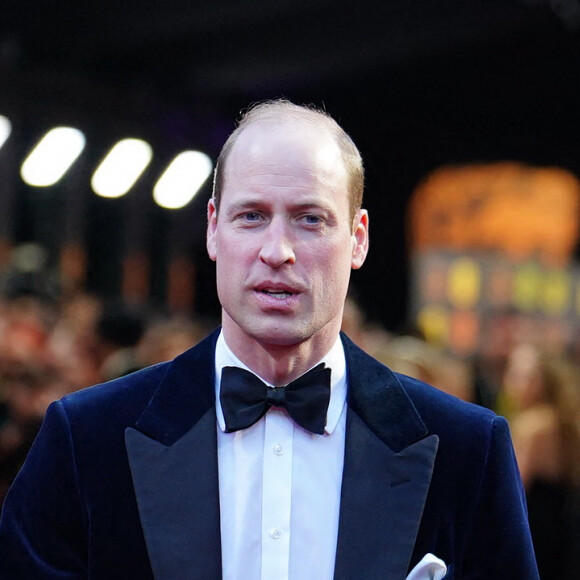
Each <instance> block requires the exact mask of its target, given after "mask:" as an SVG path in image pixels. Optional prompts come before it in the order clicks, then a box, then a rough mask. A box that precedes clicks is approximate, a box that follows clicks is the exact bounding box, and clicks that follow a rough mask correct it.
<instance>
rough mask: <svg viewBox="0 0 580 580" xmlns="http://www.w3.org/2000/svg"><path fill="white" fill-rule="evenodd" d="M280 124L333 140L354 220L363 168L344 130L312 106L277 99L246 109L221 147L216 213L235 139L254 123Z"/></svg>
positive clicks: (361, 183) (358, 203)
mask: <svg viewBox="0 0 580 580" xmlns="http://www.w3.org/2000/svg"><path fill="white" fill-rule="evenodd" d="M268 121H269V122H280V121H286V122H289V123H298V122H307V123H312V124H313V125H315V126H317V127H319V128H320V130H321V131H328V132H329V134H330V135H332V136H333V137H334V139H336V143H337V145H338V146H339V148H340V151H341V153H342V158H343V162H344V165H345V167H346V170H347V172H348V176H349V177H348V179H349V186H348V193H349V200H350V216H351V219H353V218H354V216H355V214H356V212H357V210H359V209H360V208H361V206H362V200H363V190H364V167H363V161H362V157H361V155H360V152H359V150H358V149H357V147H356V145H355V144H354V142H353V141H352V139H351V138H350V137H349V135H348V134H347V133H346V132H345V130H344V129H343V128H342V127H341V126H340V125H339V124H338V123H337V122H336V121H335V120H334V119H333V118H332V117H331V116H330V115H329V114H328V113H326V112H325V111H323V110H321V109H317V108H315V107H313V106H302V105H296V104H294V103H291V102H290V101H287V100H283V99H279V100H274V101H265V102H262V103H258V104H256V105H254V106H253V107H250V108H249V109H248V110H247V111H246V112H245V113H244V114H243V116H242V118H241V119H240V121H239V123H238V126H237V127H236V129H235V130H234V131H233V132H232V133H231V135H230V136H229V137H228V139H227V141H226V142H225V143H224V146H223V147H222V150H221V152H220V155H219V157H218V160H217V164H216V169H215V175H214V185H213V197H214V199H215V204H216V207H217V208H218V209H219V205H220V201H221V195H222V190H223V187H224V173H225V167H226V163H227V159H228V157H229V154H230V151H231V150H232V147H233V146H234V143H235V142H236V141H237V139H238V136H239V135H240V133H241V132H242V131H244V129H246V128H247V127H249V126H250V125H252V124H254V123H258V122H268Z"/></svg>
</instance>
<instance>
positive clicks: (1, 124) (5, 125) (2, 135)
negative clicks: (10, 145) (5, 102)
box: [0, 115, 12, 147]
mask: <svg viewBox="0 0 580 580" xmlns="http://www.w3.org/2000/svg"><path fill="white" fill-rule="evenodd" d="M11 132H12V123H10V119H8V118H7V117H5V116H4V115H0V147H2V145H4V143H5V142H6V139H8V137H10V133H11Z"/></svg>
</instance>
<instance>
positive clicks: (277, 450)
mask: <svg viewBox="0 0 580 580" xmlns="http://www.w3.org/2000/svg"><path fill="white" fill-rule="evenodd" d="M273 450H274V453H275V454H276V455H282V454H283V453H284V448H283V447H282V445H280V443H276V445H274V447H273Z"/></svg>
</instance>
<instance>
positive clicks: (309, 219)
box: [300, 214, 324, 226]
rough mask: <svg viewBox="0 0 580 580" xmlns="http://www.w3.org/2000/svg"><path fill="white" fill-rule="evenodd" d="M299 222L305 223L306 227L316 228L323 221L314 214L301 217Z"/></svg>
mask: <svg viewBox="0 0 580 580" xmlns="http://www.w3.org/2000/svg"><path fill="white" fill-rule="evenodd" d="M300 219H301V221H302V222H303V223H305V224H306V225H307V226H317V225H319V224H321V223H322V222H323V221H324V220H323V219H322V217H320V216H319V215H315V214H306V215H304V216H302V217H301V218H300Z"/></svg>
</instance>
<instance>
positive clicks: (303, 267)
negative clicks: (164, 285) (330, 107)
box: [207, 102, 368, 360]
mask: <svg viewBox="0 0 580 580" xmlns="http://www.w3.org/2000/svg"><path fill="white" fill-rule="evenodd" d="M264 107H265V108H264V109H263V114H259V115H257V117H255V118H254V119H253V120H252V121H251V122H250V121H246V122H245V124H244V125H243V126H242V127H241V128H239V129H238V130H237V132H236V133H235V139H231V138H230V140H229V141H228V143H227V144H226V147H227V153H226V154H225V155H224V153H222V155H221V168H220V170H219V171H220V175H219V177H218V179H217V186H216V189H217V192H216V195H217V196H218V197H217V199H216V198H212V199H211V200H210V202H209V204H208V236H207V248H208V253H209V256H210V258H212V259H213V260H215V261H216V263H217V287H218V294H219V298H220V302H221V304H222V325H223V331H224V335H225V337H226V340H227V342H228V345H229V346H230V347H231V348H232V349H233V350H234V351H235V352H236V354H238V356H240V354H245V355H246V358H251V357H252V356H253V353H254V352H255V346H256V345H257V344H259V345H260V346H261V347H262V348H265V349H266V350H268V351H269V352H272V351H273V349H274V350H276V349H287V348H289V347H290V348H293V347H295V346H296V345H306V344H308V345H311V346H312V348H311V351H312V352H316V353H318V352H320V353H321V356H322V355H324V353H325V352H326V351H327V350H328V349H329V348H330V347H331V346H332V343H333V341H334V340H336V337H337V336H338V332H339V330H340V324H341V320H342V311H343V307H344V299H345V296H346V292H347V289H348V284H349V279H350V272H351V269H352V268H359V267H360V266H361V265H362V263H363V262H364V259H365V257H366V253H367V248H368V216H367V213H366V211H365V210H362V209H359V208H358V205H359V204H360V195H359V193H361V192H362V181H360V180H359V181H360V188H358V189H357V191H358V193H357V195H359V196H358V197H357V199H356V201H355V202H353V201H352V196H353V194H352V187H353V186H352V182H353V177H352V175H353V170H352V167H353V166H356V165H357V163H355V162H353V161H352V160H353V159H355V160H356V159H358V160H359V161H360V155H358V152H357V151H356V148H355V147H354V145H352V148H351V147H350V146H349V147H346V146H345V144H344V143H345V142H346V143H347V144H348V143H350V144H352V142H351V141H350V139H348V137H346V136H345V137H344V139H342V140H339V139H337V137H336V135H337V134H342V135H346V134H344V132H343V131H342V130H341V129H340V128H337V127H338V126H337V125H336V123H335V122H334V121H332V120H330V121H329V120H328V117H326V116H325V115H322V116H321V115H320V113H313V112H312V111H311V110H310V109H303V108H301V107H297V106H296V105H292V104H290V103H286V102H284V103H273V104H268V105H264ZM268 107H269V108H268ZM253 110H254V111H255V110H257V108H256V109H253ZM276 111H278V113H276ZM319 119H324V122H321V121H320V120H319ZM345 139H346V141H345ZM345 148H346V149H348V150H349V151H350V153H349V155H348V159H349V160H350V161H349V163H345ZM224 161H226V162H225V163H224ZM358 168H359V170H358V172H355V173H358V175H359V176H360V177H362V164H361V163H358ZM218 202H219V218H218V208H217V203H218ZM353 205H354V207H356V208H357V209H353ZM242 360H243V359H242Z"/></svg>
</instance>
